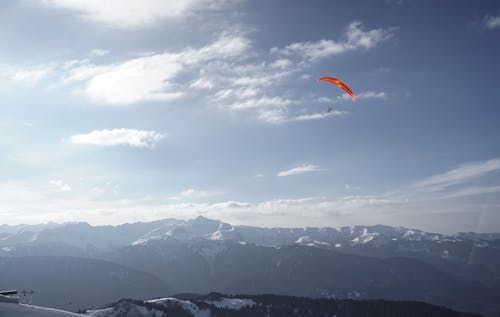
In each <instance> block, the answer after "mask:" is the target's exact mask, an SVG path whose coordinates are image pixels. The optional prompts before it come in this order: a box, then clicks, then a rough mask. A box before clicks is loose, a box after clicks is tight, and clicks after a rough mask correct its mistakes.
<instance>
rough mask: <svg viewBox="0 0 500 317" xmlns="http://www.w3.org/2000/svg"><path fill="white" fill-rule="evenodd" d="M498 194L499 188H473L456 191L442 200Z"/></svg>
mask: <svg viewBox="0 0 500 317" xmlns="http://www.w3.org/2000/svg"><path fill="white" fill-rule="evenodd" d="M499 192H500V186H474V187H467V188H463V189H460V190H457V191H455V192H453V193H451V194H449V195H445V196H444V197H442V198H443V199H447V198H459V197H467V196H475V195H484V194H491V193H499Z"/></svg>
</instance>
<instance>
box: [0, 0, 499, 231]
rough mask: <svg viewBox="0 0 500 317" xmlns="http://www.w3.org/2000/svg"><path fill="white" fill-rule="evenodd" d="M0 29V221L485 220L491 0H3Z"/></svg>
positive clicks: (489, 211)
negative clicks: (353, 96) (347, 89)
mask: <svg viewBox="0 0 500 317" xmlns="http://www.w3.org/2000/svg"><path fill="white" fill-rule="evenodd" d="M0 41H1V43H2V44H1V49H0V96H1V98H0V109H1V116H0V129H1V132H2V133H1V134H0V223H3V224H20V223H26V224H35V223H45V222H74V221H86V222H89V223H91V224H94V225H102V224H112V225H117V224H121V223H126V222H137V221H151V220H156V219H161V218H178V219H190V218H194V217H197V216H199V215H202V216H205V217H209V218H214V219H219V220H223V221H227V222H230V223H233V224H247V225H258V226H266V227H272V226H281V227H305V226H332V227H339V226H343V225H355V224H360V225H372V224H386V225H392V226H405V227H411V228H419V229H423V230H429V231H434V232H441V233H454V232H458V231H477V232H492V231H500V142H499V141H500V124H498V118H500V104H499V102H498V100H500V89H499V88H500V87H499V83H500V81H499V79H498V73H499V71H500V61H499V56H500V3H498V1H487V0H485V1H480V2H477V1H472V0H471V1H461V0H460V1H451V0H450V1H439V2H436V1H414V0H378V1H349V2H346V1H333V0H325V1H319V0H317V1H307V2H306V1H298V0H291V1H278V0H266V1H263V0H262V1H260V0H259V1H250V0H235V1H229V0H169V1H162V0H140V1H139V0H108V1H100V0H18V1H3V2H1V3H0ZM324 76H329V77H336V78H340V79H342V80H344V81H345V82H346V83H347V84H348V85H349V86H350V87H351V88H352V90H354V92H355V93H356V95H357V98H356V100H355V101H354V102H353V101H352V100H351V99H350V97H349V96H348V95H347V94H345V93H344V92H343V91H342V90H341V89H339V88H338V87H336V86H334V85H331V84H329V83H326V82H318V79H319V78H320V77H324ZM329 108H331V109H332V110H331V111H328V109H329Z"/></svg>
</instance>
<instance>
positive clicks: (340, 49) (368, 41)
mask: <svg viewBox="0 0 500 317" xmlns="http://www.w3.org/2000/svg"><path fill="white" fill-rule="evenodd" d="M392 36H393V30H390V29H373V30H369V31H364V28H363V24H362V23H361V22H358V21H354V22H351V23H350V24H349V25H348V26H347V28H346V31H345V34H344V38H343V39H341V40H340V41H334V40H327V39H323V40H319V41H316V42H296V43H292V44H290V45H288V46H286V47H285V48H278V47H274V48H272V49H271V53H277V54H280V55H285V56H293V55H299V56H301V57H302V58H303V59H305V60H309V61H316V60H319V59H323V58H326V57H330V56H333V55H338V54H342V53H345V52H348V51H353V50H357V49H365V50H369V49H372V48H374V47H376V46H378V45H379V44H380V43H382V42H385V41H387V40H388V39H390V38H391V37H392Z"/></svg>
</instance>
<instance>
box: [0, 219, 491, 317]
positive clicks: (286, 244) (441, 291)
mask: <svg viewBox="0 0 500 317" xmlns="http://www.w3.org/2000/svg"><path fill="white" fill-rule="evenodd" d="M9 261H10V262H9ZM12 261H19V265H17V264H9V263H12ZM32 262H34V263H38V264H36V266H37V267H59V270H60V271H61V272H68V274H67V275H66V277H65V278H64V279H61V280H64V281H72V279H73V280H75V281H77V283H83V282H82V281H87V282H88V283H83V284H84V285H83V286H84V288H85V289H92V285H98V284H93V283H94V282H97V281H94V280H93V279H92V278H91V277H90V276H92V275H94V276H96V280H99V282H101V283H104V284H107V285H113V287H110V288H109V291H107V292H104V293H106V294H108V295H109V296H104V297H103V298H102V300H101V298H100V296H96V297H95V298H94V297H92V299H91V300H89V301H85V302H84V301H81V302H80V301H79V300H78V299H77V298H79V297H80V296H72V297H73V298H74V299H73V300H72V301H71V304H68V303H69V300H70V299H69V298H68V296H62V297H59V295H56V293H57V292H56V293H54V288H55V289H59V290H61V289H63V288H62V286H61V285H55V284H54V283H51V282H50V281H51V278H50V277H49V275H47V274H46V273H44V271H43V270H42V271H36V270H33V269H30V268H26V267H24V268H23V265H22V264H23V263H27V264H25V265H28V266H29V265H30V264H29V263H32ZM51 262H52V263H51ZM76 263H78V264H76ZM9 265H10V266H9ZM33 265H35V264H33ZM75 266H76V267H78V268H85V269H77V270H76V271H75V272H72V271H71V268H73V267H75ZM4 267H8V268H9V270H10V271H9V280H8V282H9V284H8V285H9V288H21V287H23V288H24V287H27V288H35V286H36V288H37V291H38V295H35V298H39V299H40V300H42V299H43V301H44V304H45V305H49V306H51V305H52V306H55V307H59V308H65V309H75V308H88V307H92V306H93V307H98V306H100V305H102V304H103V300H105V301H107V302H111V301H116V300H118V299H120V298H123V297H127V298H136V299H146V298H152V297H154V296H160V293H161V296H165V295H171V294H174V293H178V292H196V293H209V292H222V293H232V294H236V293H239V294H242V293H243V294H262V293H273V294H282V295H294V296H308V297H320V298H336V299H390V300H418V301H425V302H429V303H433V304H438V305H445V306H448V307H451V308H454V309H457V310H461V311H473V312H481V313H484V314H486V315H493V314H495V313H498V312H500V304H499V303H500V295H499V294H500V233H490V234H482V233H458V234H455V235H443V234H437V233H429V232H425V231H421V230H416V229H408V228H402V227H389V226H383V225H377V226H353V227H342V228H312V227H308V228H259V227H251V226H234V225H231V224H228V223H224V222H221V221H218V220H212V219H207V218H203V217H198V218H196V219H192V220H176V219H164V220H159V221H154V222H145V223H133V224H125V225H120V226H91V225H89V224H87V223H67V224H53V223H51V224H47V225H37V226H0V272H4V270H5V268H4ZM65 268H68V269H67V270H66V271H65ZM86 270H87V271H86ZM28 271H29V272H34V273H33V275H31V276H30V277H29V278H25V279H24V280H23V279H22V278H23V276H25V275H26V272H28ZM86 272H87V273H86ZM91 272H101V273H100V274H101V275H96V274H92V273H91ZM123 272H127V273H123ZM80 273H81V275H82V276H85V274H87V275H86V276H87V277H81V276H79V275H80ZM35 275H36V277H35ZM97 276H99V277H97ZM113 276H115V277H116V276H120V279H118V280H119V281H120V283H121V284H119V283H118V282H117V281H116V280H113ZM2 278H3V279H4V280H5V277H4V274H2V275H0V285H4V283H5V281H4V280H2ZM107 278H108V279H109V280H110V282H109V283H115V284H109V283H108V282H107V280H106V279H107ZM44 279H45V280H44ZM132 279H134V280H133V282H132ZM21 280H23V283H22V286H21V283H18V284H16V281H21ZM153 280H154V282H153ZM29 281H33V282H32V284H31V286H29V284H30V282H29ZM34 281H37V282H36V283H35V282H34ZM25 282H26V283H25ZM132 284H134V285H138V286H137V287H135V288H134V287H128V286H126V285H132ZM16 285H19V286H16ZM140 285H143V286H140ZM147 285H151V287H147ZM2 287H3V286H2ZM113 290H119V291H113ZM62 293H63V294H64V292H62ZM37 296H39V297H37ZM83 297H84V296H82V298H83ZM61 298H64V300H61Z"/></svg>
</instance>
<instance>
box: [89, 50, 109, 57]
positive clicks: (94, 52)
mask: <svg viewBox="0 0 500 317" xmlns="http://www.w3.org/2000/svg"><path fill="white" fill-rule="evenodd" d="M109 53H111V51H109V50H104V49H101V48H94V49H93V50H91V51H90V55H91V56H106V55H108V54H109Z"/></svg>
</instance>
